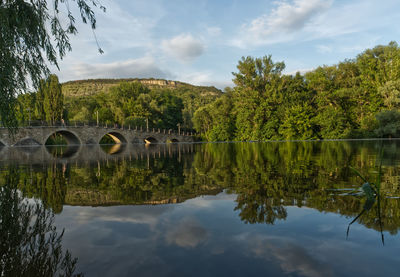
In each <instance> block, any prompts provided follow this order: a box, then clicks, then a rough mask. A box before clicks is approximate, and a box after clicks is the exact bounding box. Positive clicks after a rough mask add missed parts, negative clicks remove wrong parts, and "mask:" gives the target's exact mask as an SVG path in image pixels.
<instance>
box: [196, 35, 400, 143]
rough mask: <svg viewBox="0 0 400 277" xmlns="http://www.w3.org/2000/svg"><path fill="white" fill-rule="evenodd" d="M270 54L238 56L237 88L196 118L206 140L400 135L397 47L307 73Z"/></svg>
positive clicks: (381, 48)
mask: <svg viewBox="0 0 400 277" xmlns="http://www.w3.org/2000/svg"><path fill="white" fill-rule="evenodd" d="M284 68H285V64H284V63H283V62H274V61H273V60H272V58H271V56H265V57H263V58H252V57H243V58H242V59H241V60H240V61H239V64H238V66H237V69H238V72H235V73H233V76H234V79H233V82H234V83H235V85H236V86H235V87H234V88H233V89H227V90H226V92H225V93H224V94H223V95H222V96H221V97H220V98H218V99H217V100H216V101H214V102H213V103H210V104H208V105H206V106H205V107H201V108H200V109H198V110H197V111H196V113H195V115H194V118H193V121H194V125H195V128H196V129H197V130H198V131H199V132H201V133H203V134H204V138H205V139H206V140H209V141H229V140H240V141H249V140H281V139H301V140H303V139H340V138H365V137H395V136H399V135H400V120H399V119H400V113H399V108H400V49H399V46H398V45H397V43H395V42H391V43H389V45H387V46H376V47H375V48H373V49H368V50H366V51H364V52H363V53H361V54H359V55H358V56H357V57H356V58H354V59H349V60H345V61H343V62H340V63H338V64H336V65H332V66H320V67H318V68H316V69H315V70H313V71H310V72H307V73H305V74H304V75H301V74H300V73H297V74H296V75H283V74H282V72H283V70H284Z"/></svg>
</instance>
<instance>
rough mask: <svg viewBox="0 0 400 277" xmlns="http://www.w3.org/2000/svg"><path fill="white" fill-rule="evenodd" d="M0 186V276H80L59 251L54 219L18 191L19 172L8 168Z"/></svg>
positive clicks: (66, 254) (67, 255)
mask: <svg viewBox="0 0 400 277" xmlns="http://www.w3.org/2000/svg"><path fill="white" fill-rule="evenodd" d="M3 181H5V183H4V184H1V186H0V276H33V277H34V276H82V274H74V271H75V266H76V263H77V259H76V258H72V256H71V254H70V253H69V252H68V251H65V252H64V251H63V249H62V237H63V233H64V232H61V233H57V230H56V227H55V226H54V215H53V212H52V211H51V210H49V209H46V208H45V207H44V206H43V205H41V203H39V202H38V201H30V200H27V199H24V198H23V197H22V195H21V193H20V191H19V190H18V189H17V184H18V183H19V174H18V172H17V171H16V170H15V169H13V168H10V169H9V171H8V173H7V174H6V176H5V178H3Z"/></svg>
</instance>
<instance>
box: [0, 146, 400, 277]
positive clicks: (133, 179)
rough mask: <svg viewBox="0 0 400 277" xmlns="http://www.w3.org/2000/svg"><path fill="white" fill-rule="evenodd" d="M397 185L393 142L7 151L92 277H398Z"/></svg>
mask: <svg viewBox="0 0 400 277" xmlns="http://www.w3.org/2000/svg"><path fill="white" fill-rule="evenodd" d="M117 148H118V149H117ZM381 153H383V154H381ZM380 164H382V169H381V171H382V177H381V186H380V190H379V191H378V192H377V193H379V196H380V201H379V205H378V201H377V197H376V198H375V201H374V202H373V204H372V205H371V206H370V207H368V209H366V210H365V211H364V212H363V214H362V215H361V216H360V217H359V218H358V219H357V220H356V221H355V222H354V223H353V224H352V225H351V226H350V228H349V232H348V234H347V229H348V226H349V223H350V222H352V220H353V219H354V218H356V217H357V216H358V215H359V214H360V213H361V212H362V211H363V209H364V207H365V205H366V202H367V197H366V196H365V195H363V194H362V193H361V191H360V187H361V185H362V184H363V181H362V180H361V178H360V177H357V175H356V173H355V171H354V170H352V169H351V167H353V168H355V169H357V170H358V171H359V172H360V173H361V174H362V175H363V176H365V178H366V179H367V180H368V181H369V182H375V183H376V182H377V181H376V180H377V177H378V175H379V174H378V172H379V165H380ZM399 173H400V141H395V140H392V141H351V142H349V141H348V142H343V141H341V142H339V141H327V142H291V143H289V142H266V143H211V144H171V145H155V146H150V147H145V146H142V145H127V146H122V147H120V146H115V147H114V148H113V147H107V148H101V147H100V146H91V147H85V146H80V147H75V148H68V147H64V148H50V149H48V148H44V147H37V148H0V185H1V186H2V188H3V189H2V192H3V193H2V194H1V195H0V196H1V197H2V199H1V201H2V203H9V202H11V203H13V202H12V201H14V202H15V201H20V202H21V203H28V204H29V205H32V203H35V201H36V202H38V203H40V205H41V207H42V208H43V209H44V210H46V211H49V212H50V213H54V214H55V216H54V222H51V220H50V219H51V217H49V224H50V225H51V226H53V227H56V228H57V232H58V233H61V231H62V230H64V234H63V236H62V238H61V239H62V240H61V242H60V243H61V245H62V249H63V250H67V249H68V250H69V251H70V253H71V254H72V257H76V258H77V263H76V266H75V273H79V272H82V273H83V274H84V275H85V276H133V275H136V276H154V275H157V276H188V275H189V276H205V275H214V276H228V275H229V276H256V275H257V276H260V275H266V276H373V275H375V276H376V275H379V276H398V273H397V271H398V265H399V262H400V256H399V255H398V253H399V250H400V237H399V235H398V230H399V228H400V210H399V208H400V207H399V204H400V200H399V198H398V197H399V196H400V185H399V176H400V174H399ZM10 186H11V188H14V189H16V191H17V192H18V195H17V196H15V197H14V198H12V197H11V198H10V197H9V196H7V194H6V193H5V192H4V191H5V188H6V187H10ZM18 196H19V197H18ZM10 199H11V200H12V201H11V200H10ZM24 199H25V201H27V202H24ZM26 199H27V200H26ZM10 207H12V205H5V204H4V205H2V206H1V208H2V209H15V208H10ZM4 214H7V213H4ZM19 214H23V213H19ZM4 217H5V216H4V215H3V221H2V222H1V224H2V226H1V228H2V230H3V231H4V230H8V229H11V227H9V225H7V224H8V223H7V222H8V221H6V220H4ZM21 222H22V221H21ZM7 228H8V229H7ZM12 228H14V229H15V228H17V227H15V226H13V227H12ZM18 228H19V227H18ZM14 229H12V230H14ZM10 233H13V232H10ZM382 238H383V239H382ZM22 240H23V236H20V237H19V238H15V242H13V243H14V245H15V247H14V248H15V249H18V247H20V248H21V245H23V243H21V241H22ZM39 250H40V249H39ZM17 252H18V251H17ZM18 253H19V252H18ZM48 255H51V253H50V254H48ZM33 257H34V255H32V259H33ZM9 263H10V261H9ZM20 264H23V263H20ZM20 264H18V263H16V264H15V265H14V267H18V266H21V265H20ZM25 264H26V262H25ZM10 267H13V265H10Z"/></svg>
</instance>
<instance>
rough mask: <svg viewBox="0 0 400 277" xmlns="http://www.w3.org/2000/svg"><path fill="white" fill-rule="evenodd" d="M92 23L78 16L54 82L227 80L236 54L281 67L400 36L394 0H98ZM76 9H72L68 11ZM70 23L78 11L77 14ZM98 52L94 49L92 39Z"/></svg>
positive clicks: (311, 65)
mask: <svg viewBox="0 0 400 277" xmlns="http://www.w3.org/2000/svg"><path fill="white" fill-rule="evenodd" d="M101 3H102V4H103V5H104V6H105V7H106V12H105V13H103V12H102V11H101V10H99V9H95V12H96V18H97V28H96V30H95V33H93V32H92V30H91V29H90V27H89V26H88V25H85V24H83V23H78V24H77V27H78V31H79V33H78V34H77V35H76V36H72V37H71V44H72V51H71V52H70V53H68V54H67V56H66V57H65V58H64V59H63V60H62V61H61V63H60V71H58V70H56V69H55V68H53V72H54V73H55V74H57V75H58V76H59V78H60V81H62V82H66V81H70V80H80V79H95V78H161V79H168V80H177V81H182V82H187V83H191V84H194V85H206V86H216V87H218V88H220V89H223V88H225V87H226V86H233V83H232V72H237V68H236V65H237V64H238V61H239V60H240V59H241V57H243V56H252V57H255V58H256V57H263V56H265V55H271V56H272V59H273V61H275V62H279V61H284V62H285V64H286V69H285V71H284V73H285V74H293V73H295V72H297V71H300V72H301V73H304V72H307V71H310V70H313V69H315V68H317V67H318V66H320V65H333V64H337V63H338V62H339V61H343V60H345V59H351V58H355V57H356V56H357V54H360V53H362V52H363V51H364V50H365V49H368V48H372V47H374V46H376V45H379V44H381V45H385V44H388V43H389V42H390V41H396V42H400V39H399V35H400V28H399V27H398V26H399V19H400V1H399V0H354V1H350V0H275V1H267V0H264V1H262V0H247V1H245V0H169V1H167V0H114V1H111V0H101ZM75 14H77V11H75ZM76 18H77V20H76V21H77V22H78V21H79V20H78V19H79V17H78V16H76ZM95 37H97V41H98V43H99V45H100V47H101V48H102V49H103V50H104V53H103V54H100V53H99V52H98V51H97V45H96V39H95Z"/></svg>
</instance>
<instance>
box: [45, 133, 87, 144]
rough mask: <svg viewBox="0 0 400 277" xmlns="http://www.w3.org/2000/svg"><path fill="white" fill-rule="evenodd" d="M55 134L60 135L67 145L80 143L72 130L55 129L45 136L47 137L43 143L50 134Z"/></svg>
mask: <svg viewBox="0 0 400 277" xmlns="http://www.w3.org/2000/svg"><path fill="white" fill-rule="evenodd" d="M55 135H61V136H62V137H63V138H64V139H65V140H66V141H67V144H68V145H79V144H81V141H80V139H79V137H78V135H76V134H75V133H74V132H72V131H69V130H57V131H55V132H52V133H51V134H50V135H48V136H47V138H46V139H45V141H44V144H46V143H47V141H48V140H49V139H50V137H51V136H55Z"/></svg>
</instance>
